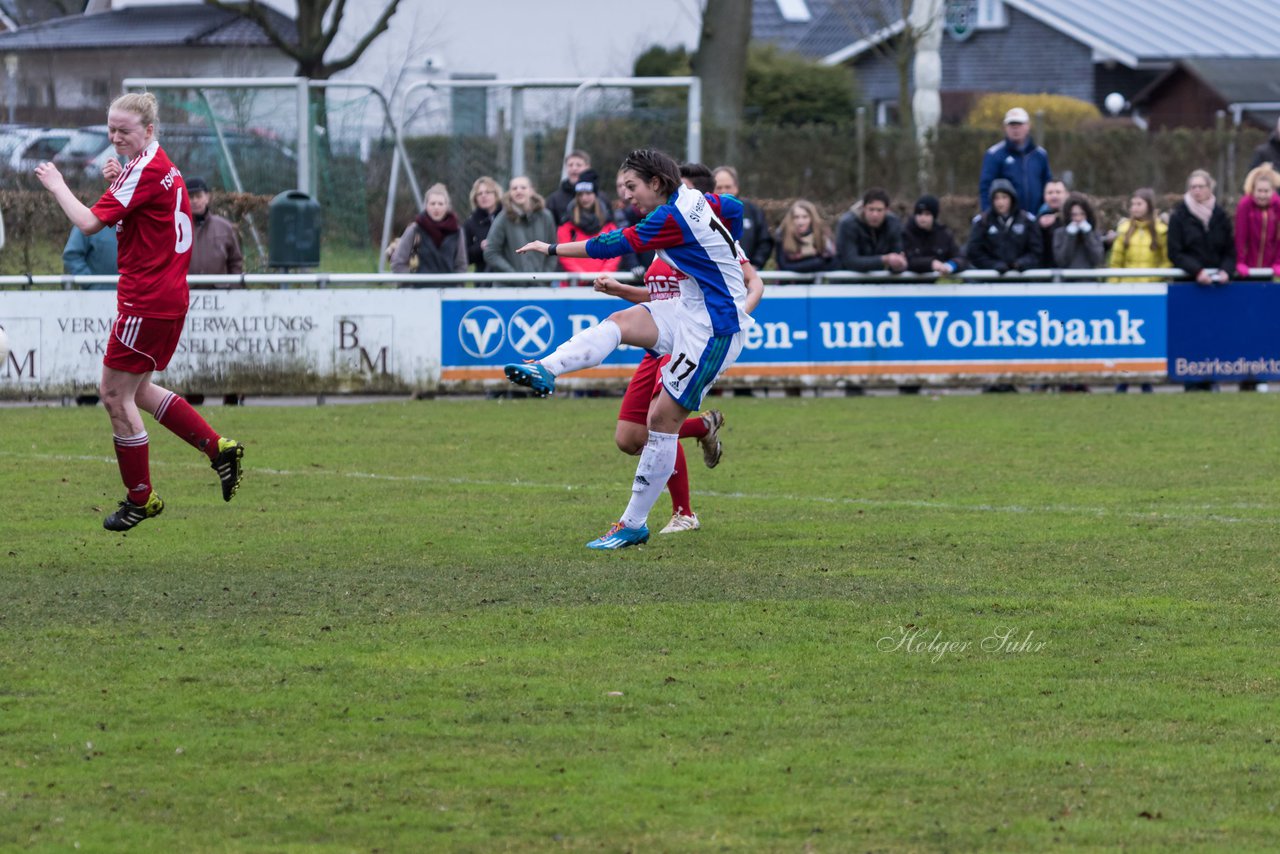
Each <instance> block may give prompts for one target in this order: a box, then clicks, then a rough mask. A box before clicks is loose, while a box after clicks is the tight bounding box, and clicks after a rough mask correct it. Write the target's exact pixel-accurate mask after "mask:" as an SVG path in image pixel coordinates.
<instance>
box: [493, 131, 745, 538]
mask: <svg viewBox="0 0 1280 854" xmlns="http://www.w3.org/2000/svg"><path fill="white" fill-rule="evenodd" d="M620 171H621V174H622V181H621V186H622V188H623V195H624V198H625V200H626V201H628V202H630V203H632V204H634V205H635V206H636V207H638V208H639V209H640V210H641V212H643V213H645V214H646V216H645V218H644V219H643V220H641V221H640V222H639V223H637V224H636V225H634V226H631V227H629V228H625V229H623V230H622V231H620V232H609V233H608V234H602V235H599V236H597V237H593V238H592V239H591V240H586V241H580V242H577V243H564V244H558V245H557V244H554V243H553V244H547V243H544V242H542V241H540V240H539V241H534V242H532V243H529V244H527V245H525V246H523V247H521V248H520V249H518V250H517V251H518V252H522V253H523V252H544V253H546V254H548V255H564V256H567V257H571V258H613V257H617V256H619V255H625V254H626V253H628V252H643V251H645V250H656V251H657V253H658V255H659V257H661V258H662V259H663V260H664V261H666V262H667V263H668V264H669V265H671V267H672V268H674V269H675V270H677V271H679V272H680V273H682V274H684V276H685V278H684V279H683V280H682V281H681V285H680V299H678V300H663V301H660V302H649V303H642V304H640V305H636V306H632V307H631V308H628V309H624V310H623V311H619V312H615V313H614V314H612V315H610V316H609V317H608V318H606V319H605V320H604V321H602V322H601V323H599V324H597V325H596V326H593V327H591V328H590V329H586V330H584V331H582V332H580V333H578V334H577V335H575V336H573V338H571V339H569V340H568V341H566V342H565V343H564V344H561V345H560V346H559V347H558V348H556V350H555V352H553V353H551V354H550V355H548V356H547V357H545V358H543V359H542V360H540V361H538V362H530V363H526V364H510V365H507V366H506V367H505V369H504V370H505V372H506V375H507V378H508V379H510V380H511V381H512V382H514V383H517V384H519V385H523V386H528V387H529V388H531V389H533V391H534V392H535V393H536V394H537V395H538V396H540V397H546V396H547V395H549V394H553V393H554V392H555V379H556V377H558V376H560V375H561V374H565V373H568V372H570V371H580V370H583V369H584V368H590V367H594V366H596V365H598V364H600V363H601V362H602V361H604V359H605V357H607V356H608V355H609V354H610V353H612V352H613V351H614V350H615V349H617V347H618V345H619V344H630V345H632V346H636V347H644V348H645V349H647V350H649V351H650V352H652V353H654V354H656V355H660V356H661V355H669V356H671V360H670V361H669V362H668V363H667V364H666V365H665V366H664V367H663V368H662V386H663V388H664V389H665V390H666V394H661V395H658V396H657V397H655V398H654V399H653V404H652V405H651V406H650V408H649V424H648V427H649V440H648V442H647V443H646V444H645V447H644V450H643V451H641V453H640V462H639V464H638V465H637V466H636V476H635V480H634V481H633V483H632V487H631V501H630V502H629V503H628V504H627V509H626V511H625V512H623V514H622V518H621V519H620V520H619V521H618V522H616V523H615V524H614V525H613V526H612V527H611V528H610V529H609V530H608V531H607V532H605V534H604V535H602V536H601V537H599V538H597V539H595V540H593V541H591V542H590V543H587V547H588V548H592V549H620V548H626V547H627V546H633V545H638V544H640V543H644V542H647V541H648V539H649V528H648V525H647V521H648V517H649V511H650V510H651V509H652V508H653V505H654V503H655V502H656V501H657V500H658V497H659V496H660V495H661V494H662V490H663V487H664V486H665V485H666V482H667V478H669V477H670V476H671V473H672V471H673V470H674V468H675V457H676V444H677V441H678V439H679V435H678V434H679V430H680V425H681V423H683V422H684V420H685V418H687V417H688V415H689V413H690V412H692V411H693V410H695V409H698V408H699V407H700V406H701V405H702V398H703V395H705V394H706V392H707V389H709V388H710V387H711V385H712V384H713V383H714V382H715V381H716V379H717V378H718V377H719V376H720V375H721V374H722V373H724V371H725V370H726V369H728V367H729V366H730V365H732V364H733V363H734V361H735V360H736V359H737V358H738V354H739V353H740V352H741V351H742V343H743V329H745V328H746V326H747V323H748V314H747V311H746V301H747V287H746V283H745V280H744V277H743V273H742V265H741V263H740V262H739V258H738V246H737V239H738V237H740V236H741V234H742V203H741V202H739V201H738V200H737V199H735V198H733V197H732V196H717V195H714V194H703V193H700V192H698V191H696V190H692V189H689V188H688V187H686V186H684V185H683V184H682V183H681V181H680V170H679V167H678V166H677V164H676V162H675V161H674V160H672V159H671V158H670V157H668V156H667V155H666V154H663V153H662V152H660V151H654V150H652V149H641V150H638V151H633V152H631V153H630V154H629V155H627V158H626V160H624V161H623V162H622V168H621V170H620Z"/></svg>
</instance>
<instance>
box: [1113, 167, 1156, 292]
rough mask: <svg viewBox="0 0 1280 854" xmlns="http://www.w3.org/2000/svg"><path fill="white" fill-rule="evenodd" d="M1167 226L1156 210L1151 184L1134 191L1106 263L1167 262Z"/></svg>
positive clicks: (1142, 265) (1150, 265) (1143, 264)
mask: <svg viewBox="0 0 1280 854" xmlns="http://www.w3.org/2000/svg"><path fill="white" fill-rule="evenodd" d="M1168 246H1169V227H1168V226H1167V225H1165V224H1164V223H1163V222H1161V221H1160V217H1159V216H1157V213H1156V193H1155V190H1152V189H1151V188H1150V187H1141V188H1139V189H1137V190H1134V191H1133V196H1131V197H1130V198H1129V217H1128V219H1122V220H1120V224H1119V225H1117V226H1116V239H1115V242H1114V243H1112V244H1111V259H1110V260H1109V261H1108V262H1107V266H1108V267H1121V268H1123V267H1133V268H1138V269H1142V268H1146V269H1151V268H1153V267H1168V266H1169V251H1168ZM1111 281H1112V282H1159V281H1163V279H1132V278H1124V279H1121V278H1114V279H1111Z"/></svg>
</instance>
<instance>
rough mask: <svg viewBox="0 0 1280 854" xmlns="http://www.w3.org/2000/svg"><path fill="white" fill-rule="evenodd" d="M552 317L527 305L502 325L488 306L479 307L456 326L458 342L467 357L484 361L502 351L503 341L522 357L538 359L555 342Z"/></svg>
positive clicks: (494, 311)
mask: <svg viewBox="0 0 1280 854" xmlns="http://www.w3.org/2000/svg"><path fill="white" fill-rule="evenodd" d="M555 329H556V327H555V323H554V322H553V321H552V320H551V315H549V314H547V312H546V311H544V310H543V309H541V308H539V307H538V306H536V305H526V306H524V307H523V308H521V309H519V310H518V311H516V313H515V314H513V315H512V316H511V320H510V322H508V323H506V324H503V322H502V315H501V314H499V313H498V312H497V310H496V309H494V308H491V307H489V306H487V305H478V306H476V307H475V308H473V309H470V310H469V311H468V312H467V313H466V314H464V315H463V316H462V320H461V321H459V323H458V343H460V344H461V345H462V349H463V350H465V351H466V352H467V355H469V356H472V357H473V358H476V359H487V358H489V357H490V356H492V355H494V354H495V353H497V352H498V351H499V350H500V349H502V345H503V344H504V343H505V342H506V341H508V340H509V341H510V342H511V347H512V349H514V350H515V351H516V352H517V353H519V354H520V355H521V356H527V357H534V356H540V355H542V354H543V353H545V352H547V351H548V350H550V349H551V343H552V341H554V340H555Z"/></svg>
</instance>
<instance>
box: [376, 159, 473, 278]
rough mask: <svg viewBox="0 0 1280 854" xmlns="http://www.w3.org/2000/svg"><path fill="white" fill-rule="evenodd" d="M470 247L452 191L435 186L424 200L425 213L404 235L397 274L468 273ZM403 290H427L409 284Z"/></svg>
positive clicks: (394, 261) (395, 261)
mask: <svg viewBox="0 0 1280 854" xmlns="http://www.w3.org/2000/svg"><path fill="white" fill-rule="evenodd" d="M466 271H467V247H466V244H465V243H464V242H463V238H462V226H461V225H460V224H459V223H458V215H457V214H456V213H454V212H453V203H452V200H451V199H450V198H449V190H448V188H447V187H445V185H444V184H432V185H431V186H430V187H428V188H427V193H426V195H425V196H423V199H422V211H421V212H420V213H419V214H418V215H417V216H416V217H414V220H413V222H411V223H409V227H408V228H406V229H405V230H404V234H402V235H400V241H399V242H398V243H397V244H396V249H395V252H394V253H393V254H392V256H391V272H393V273H434V274H441V273H465V272H466ZM400 287H402V288H420V287H425V285H423V284H419V283H412V284H410V283H405V284H402V285H401V286H400Z"/></svg>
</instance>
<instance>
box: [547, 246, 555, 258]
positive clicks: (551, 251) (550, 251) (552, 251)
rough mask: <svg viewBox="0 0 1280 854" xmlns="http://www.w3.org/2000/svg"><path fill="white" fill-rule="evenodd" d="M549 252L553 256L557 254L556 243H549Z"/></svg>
mask: <svg viewBox="0 0 1280 854" xmlns="http://www.w3.org/2000/svg"><path fill="white" fill-rule="evenodd" d="M547 254H548V255H551V256H554V255H555V254H556V245H555V244H554V243H548V244H547Z"/></svg>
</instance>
